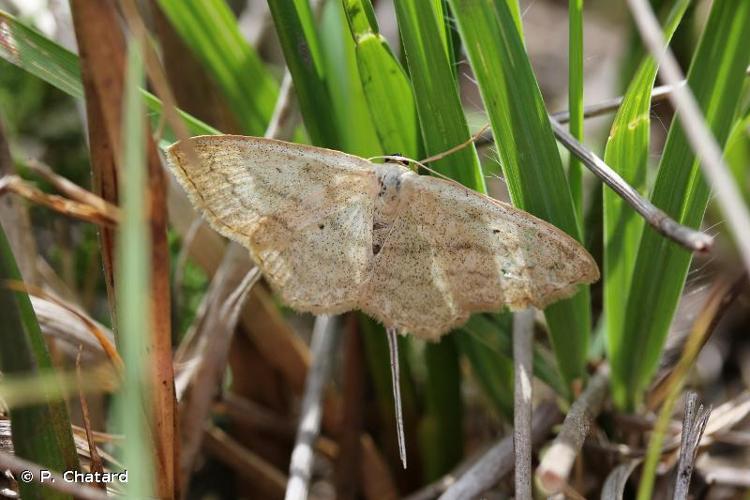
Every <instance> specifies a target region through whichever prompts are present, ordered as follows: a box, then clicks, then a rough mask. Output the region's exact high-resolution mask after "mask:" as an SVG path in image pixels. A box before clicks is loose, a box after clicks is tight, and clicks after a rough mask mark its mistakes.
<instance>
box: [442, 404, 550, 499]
mask: <svg viewBox="0 0 750 500" xmlns="http://www.w3.org/2000/svg"><path fill="white" fill-rule="evenodd" d="M561 418H562V414H561V413H560V410H559V409H558V408H557V405H556V404H554V403H549V402H548V403H542V404H540V405H539V406H538V407H537V409H536V411H535V412H534V417H533V419H532V423H531V443H532V446H534V447H536V446H539V444H541V443H542V441H543V440H544V438H545V437H546V436H547V434H548V433H549V431H550V429H551V428H552V426H553V425H555V424H556V423H558V422H559V421H560V419H561ZM514 462H515V460H514V451H513V436H506V437H504V438H503V439H501V440H500V441H499V442H498V443H497V444H495V445H494V446H493V447H492V448H490V449H489V450H488V451H487V452H486V453H485V454H484V455H482V457H481V458H480V459H479V460H477V462H476V463H474V464H473V465H472V466H471V467H470V468H469V470H467V471H466V472H465V473H464V474H463V475H462V476H461V477H459V478H458V479H457V480H456V482H455V483H453V484H452V485H450V486H449V487H448V489H447V490H446V491H445V492H444V493H443V494H442V495H441V496H440V500H459V499H464V498H475V497H477V496H479V495H481V494H482V493H483V492H485V491H487V490H488V489H490V488H492V486H494V485H495V484H497V482H498V481H500V480H501V479H502V478H503V477H505V475H506V474H508V473H509V472H510V471H511V470H513V467H514Z"/></svg>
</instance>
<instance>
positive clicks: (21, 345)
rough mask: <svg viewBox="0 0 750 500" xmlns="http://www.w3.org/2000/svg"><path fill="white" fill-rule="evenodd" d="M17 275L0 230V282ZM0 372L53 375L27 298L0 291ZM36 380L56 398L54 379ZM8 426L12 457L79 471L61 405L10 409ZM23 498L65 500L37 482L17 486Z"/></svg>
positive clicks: (50, 403) (1, 288)
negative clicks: (0, 314)
mask: <svg viewBox="0 0 750 500" xmlns="http://www.w3.org/2000/svg"><path fill="white" fill-rule="evenodd" d="M21 279H22V278H21V273H20V272H19V270H18V267H17V265H16V260H15V258H14V256H13V252H12V251H11V248H10V244H9V242H8V240H7V238H6V236H5V231H4V230H3V228H2V227H0V281H2V282H3V283H4V282H5V281H6V280H14V281H21ZM0 311H2V312H3V313H2V316H3V319H2V321H0V345H1V346H2V347H1V348H0V371H1V372H2V373H4V374H6V375H25V376H33V375H42V374H43V373H53V368H52V361H51V360H50V356H49V352H48V351H47V346H46V344H45V343H44V339H43V338H42V332H41V330H40V329H39V323H38V322H37V319H36V315H35V314H34V310H33V309H32V307H31V301H30V300H29V296H28V295H26V294H25V293H22V292H16V291H13V290H10V289H9V288H8V287H7V286H5V285H2V286H0ZM45 380H46V382H42V379H41V378H40V379H39V383H40V384H45V385H43V386H42V387H39V390H41V391H43V393H46V394H50V395H51V394H55V393H59V390H56V388H54V387H49V386H48V385H46V384H55V385H56V384H57V383H58V380H57V378H56V377H52V378H45ZM10 422H11V427H12V429H13V433H12V439H13V448H14V450H15V454H16V455H18V456H19V457H21V458H25V459H26V460H30V461H31V462H34V463H38V464H40V465H43V466H45V467H48V468H49V469H51V470H54V471H57V472H63V471H66V470H78V467H79V465H78V455H77V453H76V448H75V444H74V443H73V434H72V431H71V427H70V417H69V416H68V410H67V407H66V406H65V402H63V401H59V400H58V401H53V400H52V398H50V400H48V401H46V402H45V403H42V404H34V405H29V406H24V407H20V408H14V407H11V408H10ZM18 484H19V488H20V493H21V495H22V496H23V498H52V499H64V498H65V499H67V498H72V497H71V496H70V495H64V494H62V493H59V492H57V491H54V490H51V489H48V488H46V487H44V486H41V485H40V484H37V483H24V482H21V481H19V483H18Z"/></svg>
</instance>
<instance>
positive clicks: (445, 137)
mask: <svg viewBox="0 0 750 500" xmlns="http://www.w3.org/2000/svg"><path fill="white" fill-rule="evenodd" d="M395 6H396V15H397V19H398V25H399V30H400V31H401V39H402V41H403V45H404V51H405V53H406V60H407V63H408V65H409V74H410V75H411V83H412V86H413V88H414V95H415V96H416V105H417V113H418V116H419V125H420V129H421V131H422V140H423V143H424V147H425V152H426V153H427V155H434V154H438V153H442V152H444V151H447V150H448V149H450V148H452V147H455V146H457V145H459V144H462V143H464V142H466V141H467V140H469V139H470V138H471V133H470V132H469V126H468V125H467V123H466V116H465V115H464V112H463V108H462V107H461V99H460V98H459V95H458V87H457V85H456V81H455V79H454V73H453V69H452V64H451V59H450V53H449V52H448V49H449V47H448V46H447V41H446V38H447V36H446V35H445V30H444V26H445V25H444V23H439V22H438V18H437V15H436V11H435V10H434V9H430V8H425V6H424V5H423V4H422V2H419V1H417V0H396V2H395ZM441 11H442V9H441ZM441 18H442V16H441ZM432 168H434V169H435V170H437V171H438V172H441V173H443V174H445V175H447V176H449V177H451V178H453V179H455V180H457V181H458V182H460V183H462V184H464V185H465V186H468V187H470V188H472V189H474V190H476V191H479V192H482V193H485V192H486V191H487V189H486V186H485V183H484V174H483V173H482V169H481V167H480V165H479V157H478V156H477V152H476V149H475V148H474V145H473V144H469V145H468V146H466V147H465V148H462V149H460V150H458V151H456V152H455V153H453V154H451V155H449V156H447V157H445V158H443V159H441V160H438V161H436V162H434V163H433V164H432Z"/></svg>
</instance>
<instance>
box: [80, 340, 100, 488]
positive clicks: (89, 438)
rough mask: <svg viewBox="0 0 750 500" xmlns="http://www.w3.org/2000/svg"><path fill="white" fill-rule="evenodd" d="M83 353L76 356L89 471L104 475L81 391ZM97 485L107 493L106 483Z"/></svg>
mask: <svg viewBox="0 0 750 500" xmlns="http://www.w3.org/2000/svg"><path fill="white" fill-rule="evenodd" d="M81 351H82V348H79V350H78V355H77V356H76V378H78V401H79V402H80V404H81V419H82V420H83V428H84V430H85V431H86V442H87V444H88V445H89V459H90V461H91V465H90V466H89V470H90V471H91V472H95V473H96V472H98V473H100V474H102V473H103V472H104V464H103V463H102V458H101V457H100V456H99V449H98V448H97V447H96V442H95V441H94V435H93V432H92V430H91V417H90V416H89V405H88V403H87V402H86V396H85V395H84V394H83V390H82V389H81V386H82V383H81V381H82V376H81ZM96 485H97V487H98V488H99V489H100V490H104V491H107V485H106V484H105V483H104V482H101V481H100V482H97V483H96Z"/></svg>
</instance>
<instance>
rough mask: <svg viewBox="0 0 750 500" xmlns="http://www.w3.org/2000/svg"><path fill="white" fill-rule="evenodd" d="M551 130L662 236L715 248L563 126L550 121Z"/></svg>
mask: <svg viewBox="0 0 750 500" xmlns="http://www.w3.org/2000/svg"><path fill="white" fill-rule="evenodd" d="M550 123H551V124H552V130H553V131H554V133H555V137H557V139H558V140H559V141H560V143H561V144H562V145H563V146H565V147H566V148H567V149H568V150H569V151H570V152H571V153H573V154H574V155H575V156H576V157H577V158H578V159H580V160H581V162H582V163H583V164H584V165H586V167H587V168H588V169H589V170H591V172H593V173H594V175H596V176H597V177H599V179H601V181H602V182H604V183H605V184H606V185H607V186H609V187H610V188H611V189H612V190H613V191H614V192H615V193H617V194H618V195H620V197H621V198H622V199H623V200H624V201H625V202H626V203H627V204H628V205H630V206H631V207H632V208H633V210H635V211H636V212H638V214H639V215H640V216H641V217H643V219H644V220H645V221H646V222H647V223H648V224H649V225H650V226H652V227H653V228H654V229H655V230H656V231H658V232H659V233H660V234H662V235H664V236H666V237H667V238H669V239H671V240H672V241H674V242H675V243H677V244H679V245H681V246H682V247H684V248H686V249H688V250H690V251H691V252H708V251H709V250H711V247H712V246H713V238H712V237H711V236H709V235H707V234H705V233H702V232H700V231H696V230H695V229H693V228H690V227H687V226H684V225H682V224H680V223H679V222H677V221H675V220H674V219H673V218H671V217H670V216H669V215H667V214H666V213H665V212H664V211H663V210H661V209H660V208H658V207H657V206H656V205H654V204H653V203H651V202H650V201H649V200H647V199H646V198H644V197H642V196H641V194H640V193H639V192H638V191H637V190H636V189H635V188H634V187H633V186H631V185H630V184H628V183H627V182H625V180H624V179H623V178H622V177H621V176H620V174H618V173H617V172H615V170H614V169H613V168H612V167H610V166H609V165H607V164H606V163H605V162H604V160H602V159H601V158H599V157H598V156H597V155H595V154H594V153H593V151H591V150H589V149H587V148H586V147H585V146H583V145H582V144H581V143H580V142H578V140H576V138H575V137H573V136H572V135H571V134H570V133H569V132H568V131H567V130H566V129H565V128H564V127H563V126H562V125H560V124H559V123H558V122H556V121H555V120H554V119H551V118H550Z"/></svg>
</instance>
